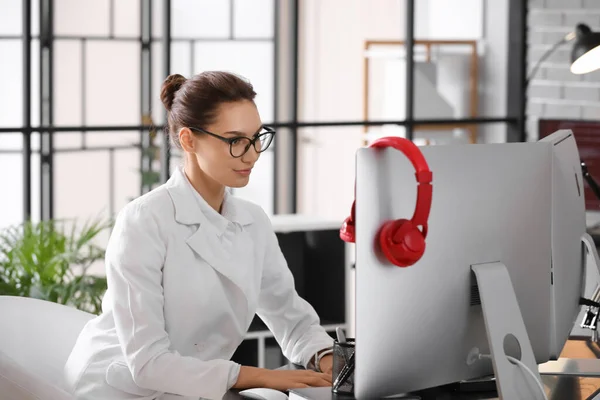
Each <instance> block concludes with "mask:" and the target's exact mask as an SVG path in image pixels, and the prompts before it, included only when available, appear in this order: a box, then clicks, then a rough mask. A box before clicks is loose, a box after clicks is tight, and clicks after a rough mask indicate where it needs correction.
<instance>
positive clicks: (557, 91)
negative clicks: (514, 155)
mask: <svg viewBox="0 0 600 400" xmlns="http://www.w3.org/2000/svg"><path fill="white" fill-rule="evenodd" d="M528 1H529V15H528V42H529V50H528V64H529V71H531V69H532V68H533V66H534V65H535V63H536V62H537V61H538V60H539V59H540V57H541V56H542V55H543V54H544V52H545V51H546V50H548V49H549V48H550V47H552V45H553V44H555V43H556V42H558V41H559V40H561V38H563V37H564V36H565V35H566V34H567V33H569V32H571V31H573V29H574V28H575V25H576V24H578V23H580V22H582V23H585V24H587V25H588V26H589V27H590V28H591V29H592V30H594V31H598V30H600V0H528ZM572 45H573V42H569V43H567V44H565V45H563V46H561V47H559V48H558V49H557V50H556V51H555V52H554V53H553V54H552V55H551V56H550V57H549V58H548V59H546V61H545V62H544V63H543V64H542V65H541V66H540V68H539V69H538V71H537V73H536V74H535V76H534V77H533V78H532V81H531V84H530V86H529V91H528V97H529V98H528V102H527V115H528V121H527V131H528V132H527V135H528V138H529V140H536V139H537V121H538V119H539V118H553V119H585V120H600V72H599V71H596V72H592V73H590V74H586V75H574V74H572V73H571V72H570V71H569V65H570V54H571V49H572Z"/></svg>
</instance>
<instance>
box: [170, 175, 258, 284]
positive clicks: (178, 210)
mask: <svg viewBox="0 0 600 400" xmlns="http://www.w3.org/2000/svg"><path fill="white" fill-rule="evenodd" d="M167 189H168V191H169V194H170V195H171V199H172V200H173V204H174V207H175V220H176V221H177V222H179V223H180V224H183V225H188V226H190V228H191V230H192V231H193V233H192V234H191V235H190V236H189V237H188V238H187V239H186V242H187V244H188V246H190V248H191V249H192V250H193V251H194V252H195V253H196V254H197V255H198V256H200V257H201V258H202V259H203V260H204V261H206V263H208V264H209V265H210V266H211V267H212V268H214V269H215V270H216V271H217V272H219V273H220V274H221V275H223V276H225V277H226V278H227V279H229V280H230V281H232V282H233V283H234V284H235V285H236V286H238V287H239V288H240V289H241V290H242V292H243V293H244V294H245V295H246V290H245V286H246V285H245V281H246V277H245V276H244V274H245V273H246V272H247V270H246V269H245V268H243V266H241V265H238V263H237V260H236V259H235V246H237V243H235V240H234V242H231V241H229V240H227V239H226V238H225V237H224V236H222V235H221V232H219V231H218V230H217V228H216V227H215V226H214V225H212V224H211V223H210V222H209V220H208V218H206V215H204V213H203V212H202V210H201V209H200V207H199V206H198V204H197V201H196V199H195V198H194V196H195V194H194V193H193V192H192V190H194V189H193V188H192V187H191V186H190V185H189V182H188V181H187V178H186V177H185V175H184V173H183V171H181V170H180V169H177V170H176V171H175V172H174V174H173V176H172V177H171V179H170V180H169V182H168V183H167ZM235 200H236V199H231V198H229V199H228V201H227V203H226V207H225V211H226V213H224V215H225V216H226V217H228V218H231V220H232V221H233V222H235V223H237V224H239V225H242V226H244V225H248V224H250V223H252V218H251V216H250V215H249V213H248V212H247V211H246V210H243V209H240V207H238V205H237V201H235ZM236 236H237V235H236Z"/></svg>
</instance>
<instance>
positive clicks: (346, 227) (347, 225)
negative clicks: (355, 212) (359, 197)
mask: <svg viewBox="0 0 600 400" xmlns="http://www.w3.org/2000/svg"><path fill="white" fill-rule="evenodd" d="M355 232H356V229H355V226H354V219H353V218H352V216H350V217H348V218H346V219H345V220H344V224H343V225H342V228H341V229H340V238H341V239H342V240H343V241H344V242H347V243H354V241H355V240H356V237H355Z"/></svg>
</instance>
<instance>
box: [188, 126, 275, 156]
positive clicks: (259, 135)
mask: <svg viewBox="0 0 600 400" xmlns="http://www.w3.org/2000/svg"><path fill="white" fill-rule="evenodd" d="M188 129H190V130H192V131H196V132H200V133H205V134H207V135H208V136H212V137H214V138H216V139H219V140H220V141H222V142H225V143H227V144H228V145H229V154H230V155H231V157H233V158H240V157H243V156H244V154H246V153H247V152H248V150H250V146H252V147H254V150H255V151H256V152H257V153H262V152H263V151H265V150H267V149H268V148H269V146H271V143H273V139H274V138H275V133H276V132H275V130H274V129H273V128H269V127H268V126H263V127H261V128H260V131H262V130H265V131H266V132H260V131H259V132H260V133H257V134H256V136H254V138H252V139H250V138H249V137H248V136H234V137H230V138H226V137H223V136H221V135H217V134H216V133H212V132H209V131H207V130H206V129H202V128H194V127H188ZM266 135H272V136H271V140H269V143H267V145H266V146H265V147H264V148H262V147H261V149H260V150H258V149H257V148H256V142H257V141H260V139H261V138H262V137H263V136H266ZM240 139H242V140H247V141H248V145H247V146H246V148H245V149H244V152H243V153H242V154H240V155H239V156H234V155H233V143H234V142H235V141H236V140H240Z"/></svg>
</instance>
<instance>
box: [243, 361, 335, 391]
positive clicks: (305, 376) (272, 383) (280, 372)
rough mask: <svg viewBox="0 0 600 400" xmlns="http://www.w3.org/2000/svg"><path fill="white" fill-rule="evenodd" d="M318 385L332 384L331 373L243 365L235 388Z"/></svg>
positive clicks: (282, 387) (283, 388)
mask: <svg viewBox="0 0 600 400" xmlns="http://www.w3.org/2000/svg"><path fill="white" fill-rule="evenodd" d="M317 386H331V373H329V374H325V373H321V372H315V371H310V370H285V369H277V370H270V369H263V368H255V367H247V366H242V367H241V368H240V374H239V376H238V380H237V382H236V384H235V385H234V386H233V388H235V389H250V388H269V389H277V390H288V389H298V388H306V387H317Z"/></svg>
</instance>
